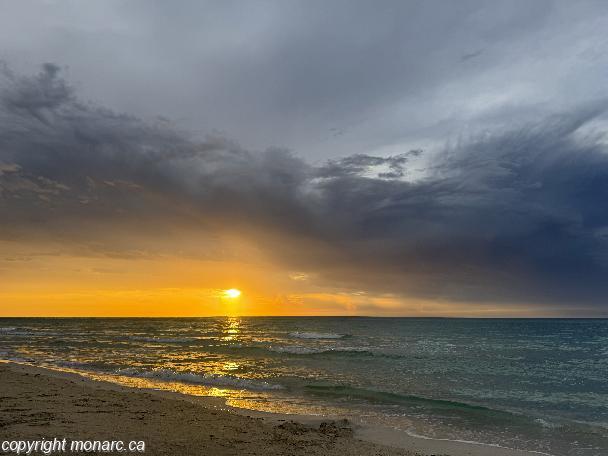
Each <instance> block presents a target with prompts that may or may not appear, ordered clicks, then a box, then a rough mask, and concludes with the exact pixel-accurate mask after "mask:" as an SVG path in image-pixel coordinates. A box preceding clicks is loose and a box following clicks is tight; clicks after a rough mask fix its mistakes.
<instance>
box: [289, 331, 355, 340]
mask: <svg viewBox="0 0 608 456" xmlns="http://www.w3.org/2000/svg"><path fill="white" fill-rule="evenodd" d="M289 336H290V337H295V338H296V339H343V338H344V337H347V336H348V334H337V333H318V332H299V331H296V332H292V333H289Z"/></svg>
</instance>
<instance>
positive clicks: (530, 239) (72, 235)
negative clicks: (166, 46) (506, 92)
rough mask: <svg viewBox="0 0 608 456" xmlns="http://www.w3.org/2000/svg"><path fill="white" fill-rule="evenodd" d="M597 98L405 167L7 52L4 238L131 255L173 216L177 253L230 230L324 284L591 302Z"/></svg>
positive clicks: (601, 202) (1, 192)
mask: <svg viewBox="0 0 608 456" xmlns="http://www.w3.org/2000/svg"><path fill="white" fill-rule="evenodd" d="M606 107H607V103H606V102H605V101H599V102H595V103H594V104H593V105H591V106H589V105H585V106H581V107H579V108H578V109H572V110H570V111H569V112H567V113H564V114H559V115H554V116H549V117H547V118H545V119H542V120H537V121H535V122H533V123H529V124H527V125H524V126H521V127H519V128H517V129H511V130H497V131H495V132H489V133H486V134H483V135H478V136H475V137H472V138H469V139H466V140H465V139H461V140H460V141H458V142H457V143H455V144H450V145H447V146H446V147H445V148H444V149H443V150H442V152H441V153H440V154H436V155H433V156H432V157H428V160H427V161H426V162H427V166H426V168H425V169H424V171H423V172H422V174H420V173H419V172H418V174H417V175H416V176H414V174H416V173H413V171H414V170H413V168H414V165H412V162H413V161H414V160H416V159H417V158H419V157H420V156H421V154H422V155H424V152H423V151H420V150H412V151H404V152H402V153H399V154H396V155H392V156H373V155H366V154H361V153H357V154H354V155H351V156H346V157H343V158H340V159H332V160H329V161H327V162H325V163H320V164H312V163H310V162H308V161H306V160H304V159H302V158H300V157H298V156H296V155H294V154H292V153H291V152H290V151H288V150H285V149H280V148H274V149H273V148H271V149H268V150H264V151H252V150H248V149H246V148H244V147H242V146H240V145H239V144H237V143H235V142H232V141H230V140H229V139H226V138H224V137H221V136H210V137H207V138H206V139H204V140H199V139H194V138H192V137H190V136H189V135H188V134H187V133H185V132H182V131H179V130H178V129H177V128H175V127H174V126H172V125H171V124H170V123H169V122H167V121H165V120H158V121H156V122H149V121H143V120H141V119H138V118H137V117H134V116H129V115H126V114H118V113H116V112H113V111H111V110H109V109H105V108H103V107H100V106H97V105H96V104H93V103H90V102H84V101H82V100H81V99H80V98H79V97H78V96H77V94H76V93H75V91H74V88H73V87H72V86H70V84H69V83H68V82H67V81H66V80H64V79H63V78H62V76H61V72H60V70H59V68H58V67H57V66H56V65H54V64H46V65H44V66H43V67H42V69H41V71H40V73H39V74H37V75H34V76H21V75H17V74H14V73H12V72H11V71H10V69H9V68H7V67H6V66H4V68H3V70H2V91H1V94H0V217H1V219H2V224H1V226H0V238H1V240H5V241H10V242H18V243H28V242H33V241H36V242H43V243H44V242H52V243H54V245H60V246H62V248H64V249H66V250H69V249H74V248H82V249H84V250H83V251H86V252H88V254H91V255H95V254H101V255H103V254H121V253H120V252H123V254H124V255H128V254H130V250H129V249H128V248H126V247H125V246H127V245H133V244H134V243H136V240H137V239H138V238H140V237H146V238H148V239H150V238H151V239H157V240H158V248H155V247H154V243H152V244H151V245H150V244H148V247H147V248H148V251H147V254H155V252H156V253H158V252H160V251H161V250H162V249H163V248H164V247H162V246H163V245H165V244H166V241H167V240H170V239H172V237H175V236H177V234H176V233H178V232H179V233H182V232H185V231H187V232H188V233H190V235H192V236H194V237H195V238H196V239H198V240H200V242H198V243H197V244H196V245H197V247H196V248H193V250H192V252H185V254H193V255H196V254H205V251H206V250H208V252H207V253H208V254H210V255H212V253H209V252H213V245H214V239H216V237H217V236H218V235H220V234H222V233H223V232H225V231H229V232H231V233H233V234H235V235H238V236H240V237H242V238H243V239H247V240H249V241H250V242H252V243H256V244H257V245H259V246H260V248H261V249H263V250H264V251H265V252H267V254H268V255H269V256H270V257H271V258H272V259H273V261H276V262H277V263H279V264H281V265H283V266H284V267H285V268H287V269H288V270H296V271H303V272H307V273H312V274H314V277H316V280H318V282H319V283H321V284H327V285H331V286H333V287H344V288H346V289H351V290H363V291H374V292H381V293H393V294H396V295H403V296H408V297H423V298H429V299H442V300H454V301H476V302H517V303H537V304H540V305H547V306H558V307H559V306H566V307H568V308H584V309H587V311H589V309H595V310H597V311H599V312H601V311H603V309H605V307H606V302H605V296H607V293H608V280H606V277H608V210H607V209H606V201H608V150H607V142H606V137H605V136H604V135H603V134H602V133H601V132H598V131H596V130H594V128H593V126H594V122H595V121H597V120H598V119H601V118H602V116H603V115H604V111H605V108H606ZM417 166H418V165H417ZM197 236H200V237H197ZM75 246H76V247H75ZM118 246H121V247H120V248H119V247H118Z"/></svg>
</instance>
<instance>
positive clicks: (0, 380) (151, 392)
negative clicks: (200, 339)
mask: <svg viewBox="0 0 608 456" xmlns="http://www.w3.org/2000/svg"><path fill="white" fill-rule="evenodd" d="M0 372H1V373H4V374H6V375H1V376H0V390H2V391H4V392H6V391H8V390H10V389H11V388H13V389H14V388H15V385H13V386H12V387H11V384H7V382H8V383H10V382H9V381H8V380H7V378H8V377H15V376H17V377H20V378H19V380H18V382H19V383H20V384H22V385H26V386H27V387H28V388H29V389H33V390H34V391H33V392H35V393H38V396H41V397H46V393H45V391H44V390H45V385H46V386H47V387H48V384H49V382H50V383H52V384H53V387H54V388H56V391H59V392H56V393H55V395H54V396H53V397H55V398H57V397H58V400H59V401H60V402H61V401H64V402H65V399H67V398H68V397H69V398H74V397H76V398H77V400H80V401H82V402H84V403H88V402H89V397H90V396H99V395H101V396H102V397H103V396H104V395H112V396H114V395H118V396H120V397H122V402H124V403H128V402H129V401H128V398H130V397H131V396H133V395H134V394H135V395H145V396H149V397H150V398H154V399H153V400H152V402H154V401H161V402H162V404H163V406H162V408H163V413H164V414H163V416H168V417H169V419H168V421H169V423H172V424H171V425H174V424H175V423H174V422H179V419H180V416H179V413H176V408H177V409H179V406H177V407H176V404H175V403H176V401H177V403H178V404H179V403H182V404H185V403H187V404H190V405H191V406H193V407H196V409H195V411H194V412H193V413H194V414H195V415H197V416H198V415H200V416H205V415H208V414H209V413H213V414H214V415H213V416H214V417H217V416H218V415H219V418H214V422H215V427H217V426H220V427H222V426H223V425H222V423H224V424H226V423H232V422H234V420H235V416H238V417H240V418H239V419H238V420H237V421H239V420H244V421H242V422H239V424H240V430H238V431H237V432H236V435H240V434H243V433H244V434H247V435H249V434H255V435H257V436H258V438H259V439H262V440H264V439H265V438H268V437H269V436H274V437H276V436H277V433H280V434H286V437H285V436H283V437H284V438H278V441H273V442H272V444H271V447H272V448H274V447H275V446H277V445H278V446H279V447H281V448H282V449H283V450H285V451H287V453H288V454H297V451H298V450H297V448H299V446H302V445H304V446H305V447H306V451H304V452H303V453H302V454H304V453H306V454H315V453H314V451H313V452H312V453H311V449H313V448H314V447H315V446H318V447H319V448H323V451H322V452H321V453H319V454H328V455H329V454H334V453H333V451H334V450H335V451H336V452H335V454H336V455H337V454H343V453H344V450H341V451H340V450H339V448H338V447H340V445H341V446H344V445H347V446H349V447H352V450H353V451H355V452H356V453H357V454H362V455H367V454H370V455H371V454H386V455H393V454H394V455H446V456H486V455H491V456H534V455H539V454H542V455H546V453H539V452H535V451H524V450H515V449H510V448H504V447H500V446H496V445H491V444H484V443H477V442H464V441H458V440H441V439H431V438H427V437H424V436H414V435H411V434H408V433H406V432H403V431H398V430H395V429H390V428H386V427H380V426H371V425H361V424H359V423H352V422H345V421H343V420H342V418H341V417H337V416H314V415H287V414H280V413H273V412H262V411H256V410H250V409H246V408H239V407H235V406H231V405H228V404H226V400H225V398H220V397H210V396H193V395H189V394H184V393H180V392H175V391H167V390H158V389H152V387H150V386H148V387H141V386H126V385H123V384H119V383H116V382H112V381H111V380H109V379H105V378H102V377H98V378H91V377H90V376H88V375H86V374H84V373H81V372H79V371H75V370H69V369H61V368H51V367H41V366H35V365H31V364H27V363H19V362H15V361H4V360H3V361H1V362H0ZM14 381H16V380H15V378H13V382H14ZM75 385H78V386H77V387H76V389H75V391H71V393H70V394H68V393H67V392H64V391H67V390H73V389H74V386H75ZM62 396H66V397H62ZM99 400H100V401H102V403H107V401H105V400H104V399H103V398H101V399H99ZM27 401H28V399H27V396H23V395H22V396H20V397H18V398H17V401H16V404H15V405H14V407H13V408H14V409H18V410H23V411H24V413H25V411H26V410H28V409H27V407H26V405H27V404H25V403H24V402H27ZM47 405H48V404H47ZM149 405H150V404H149ZM65 408H66V410H67V409H68V408H70V407H68V406H65ZM66 410H61V411H62V412H66ZM45 413H49V412H48V411H46V412H45ZM89 413H90V414H91V415H92V416H93V418H91V420H92V421H93V422H95V421H96V420H95V418H94V417H97V420H99V419H101V418H103V419H105V418H107V414H108V413H112V414H113V416H117V420H118V421H120V420H121V416H122V415H123V411H121V410H120V408H119V407H115V409H113V410H111V411H108V410H106V409H104V410H103V412H102V411H100V410H95V409H91V410H89ZM140 413H142V412H141V410H140ZM2 414H3V415H5V413H4V410H3V413H2ZM100 415H103V416H100ZM22 418H23V417H22ZM123 418H124V417H123ZM142 420H143V418H142ZM17 421H20V419H19V417H18V416H17ZM21 421H22V420H21ZM127 421H130V420H127ZM2 423H3V426H4V429H7V428H8V429H10V428H11V427H14V425H13V424H12V423H11V422H10V420H6V418H5V417H4V416H3V417H2ZM140 424H141V423H140ZM165 424H166V423H165ZM82 426H83V425H82V424H81V423H74V426H73V427H72V428H71V429H69V430H70V432H71V434H72V435H73V436H74V438H75V437H76V436H80V435H81V434H82V433H83V431H84V432H86V433H88V434H90V433H91V431H92V429H91V428H87V427H86V426H85V427H82ZM17 427H19V426H17ZM56 427H57V426H55V425H54V423H52V422H50V421H49V422H45V424H44V428H45V432H46V434H45V436H46V437H49V438H52V437H54V436H55V435H53V434H52V429H53V428H56ZM224 427H225V426H224ZM94 428H95V426H93V429H94ZM141 428H145V422H144V423H143V426H140V429H141ZM28 430H29V429H28ZM136 430H137V426H135V429H133V428H131V431H132V432H134V431H136ZM191 431H192V432H193V433H196V430H195V429H191ZM199 431H200V429H199ZM21 432H22V433H23V430H21ZM215 432H216V433H217V432H218V431H217V430H216V431H215ZM233 434H234V433H232V434H231V433H229V434H227V435H225V436H224V439H225V440H226V441H227V442H229V441H234V440H235V439H234V435H233ZM37 435H41V434H40V433H39V434H37ZM210 435H215V434H210ZM93 437H95V436H93ZM14 438H15V439H26V438H28V437H27V436H26V435H19V433H16V434H14ZM100 438H101V435H98V436H97V439H100ZM106 438H109V437H108V436H106ZM115 438H120V436H119V435H117V436H115ZM214 439H215V440H217V438H215V437H211V438H209V439H208V441H205V442H198V443H194V442H193V445H195V446H196V445H202V446H199V447H198V449H199V450H201V449H205V450H207V449H208V448H209V445H211V446H213V445H215V443H216V442H213V440H214ZM154 440H155V441H156V440H158V438H157V437H156V436H155V439H154ZM199 440H200V439H199ZM237 440H238V439H237ZM282 440H284V441H283V442H282V443H281V441H282ZM239 442H241V443H239V444H237V445H236V446H233V448H236V447H238V446H239V445H242V444H243V443H242V441H240V440H239ZM298 442H299V443H298ZM302 442H306V443H305V444H302ZM163 443H164V444H165V446H166V445H168V444H169V442H163ZM266 443H267V446H266V447H262V448H257V447H259V443H258V444H254V443H253V442H252V443H251V444H252V445H253V446H257V447H256V450H259V453H256V452H253V453H251V451H252V450H254V448H248V451H249V453H248V454H260V455H261V454H269V448H270V447H268V444H269V443H268V442H266ZM338 443H339V444H340V445H338V447H336V448H333V449H332V445H334V446H335V445H337V444H338ZM294 445H295V446H294ZM328 445H329V446H328ZM157 446H158V443H157ZM161 446H162V445H161ZM220 447H224V446H222V445H220ZM228 447H230V446H228ZM283 447H285V448H283ZM294 448H296V449H294ZM194 449H195V448H192V450H194ZM241 450H243V449H242V448H241ZM151 451H152V449H151ZM315 451H316V450H315ZM180 452H182V453H184V452H183V450H182V449H180ZM148 453H150V452H148ZM151 454H171V452H169V453H162V452H160V453H155V452H153V451H152V453H151ZM184 454H188V453H187V452H186V453H184ZM220 454H222V453H221V452H220ZM224 454H229V453H224ZM230 454H232V453H230ZM279 454H280V452H279Z"/></svg>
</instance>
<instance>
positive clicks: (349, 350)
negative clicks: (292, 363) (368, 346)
mask: <svg viewBox="0 0 608 456" xmlns="http://www.w3.org/2000/svg"><path fill="white" fill-rule="evenodd" d="M268 350H270V351H272V352H275V353H288V354H290V355H334V354H335V355H344V356H348V355H358V356H374V354H373V353H372V352H370V351H369V350H365V349H362V348H353V347H336V348H312V347H302V346H299V345H288V346H270V347H268Z"/></svg>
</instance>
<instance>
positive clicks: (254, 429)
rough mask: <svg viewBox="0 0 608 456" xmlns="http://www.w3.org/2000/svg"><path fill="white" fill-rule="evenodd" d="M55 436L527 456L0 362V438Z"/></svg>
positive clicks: (242, 451)
mask: <svg viewBox="0 0 608 456" xmlns="http://www.w3.org/2000/svg"><path fill="white" fill-rule="evenodd" d="M55 437H56V438H59V439H63V438H66V439H67V440H68V442H70V441H73V440H122V441H125V442H128V441H142V440H143V441H145V445H146V451H145V454H147V455H213V456H224V455H239V456H240V455H256V456H257V455H259V456H262V455H327V456H332V455H336V456H337V455H340V456H345V455H360V456H372V455H373V456H393V455H394V456H397V455H403V456H405V455H408V456H414V455H427V456H430V455H436V456H439V455H448V456H486V455H487V456H530V455H532V454H534V453H527V452H523V451H515V450H509V449H503V448H497V447H488V446H483V445H472V444H467V443H460V442H451V441H440V440H427V439H421V438H415V437H411V436H407V435H406V434H403V433H396V432H394V431H390V430H384V429H380V428H377V429H374V428H365V429H354V428H353V426H352V425H351V424H350V423H348V422H346V421H343V420H321V419H319V418H318V417H315V418H312V417H308V418H306V417H298V418H295V417H287V416H279V415H270V414H260V413H253V412H248V411H247V410H235V409H230V408H229V407H226V406H225V405H224V404H223V402H222V401H221V400H218V399H207V398H205V399H204V400H201V398H194V397H190V396H185V395H180V394H176V393H167V392H161V391H153V390H143V389H136V388H128V387H124V386H121V385H117V384H113V383H110V382H103V381H94V380H90V379H86V378H84V377H81V376H79V375H77V374H72V373H66V372H60V371H54V370H49V369H43V368H39V367H33V366H28V365H22V364H16V363H0V441H5V440H6V441H9V440H36V439H42V438H46V439H53V438H55ZM68 446H69V444H68ZM37 454H42V453H37ZM55 454H61V453H55ZM88 454H91V453H88ZM126 454H141V453H126Z"/></svg>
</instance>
